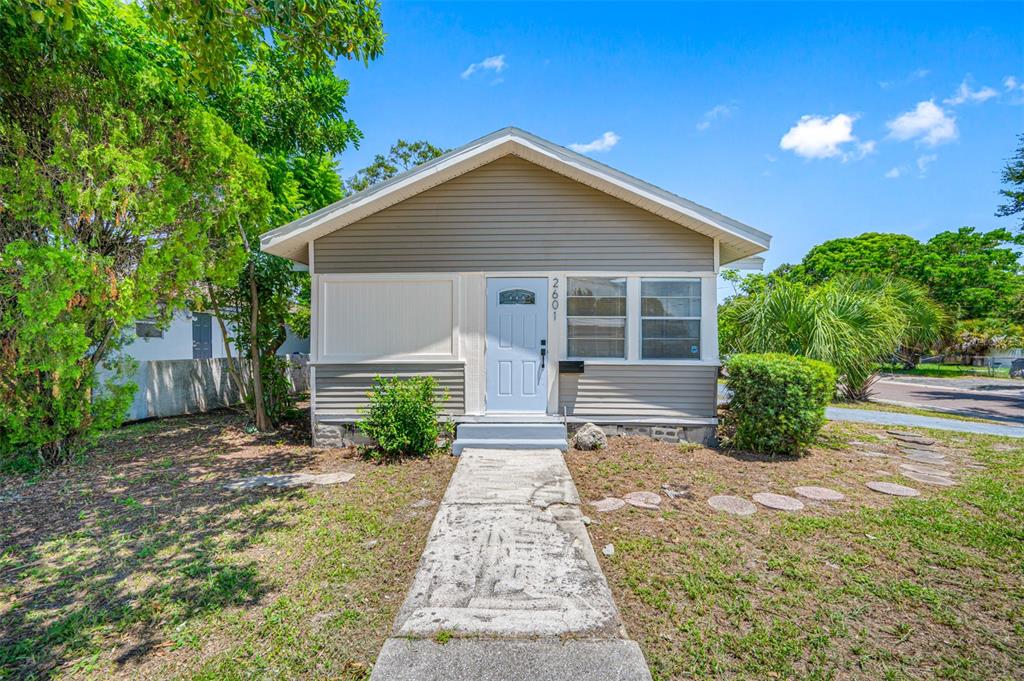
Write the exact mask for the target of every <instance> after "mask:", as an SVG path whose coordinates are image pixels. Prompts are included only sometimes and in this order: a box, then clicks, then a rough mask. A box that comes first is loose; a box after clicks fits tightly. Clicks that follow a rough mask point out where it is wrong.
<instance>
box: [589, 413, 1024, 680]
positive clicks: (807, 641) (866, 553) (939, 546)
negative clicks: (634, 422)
mask: <svg viewBox="0 0 1024 681" xmlns="http://www.w3.org/2000/svg"><path fill="white" fill-rule="evenodd" d="M850 435H853V433H851V434H850ZM857 437H859V438H860V439H864V438H866V437H867V435H859V436H857ZM951 437H957V438H961V439H962V441H963V442H965V443H966V446H967V447H969V448H970V449H971V450H972V453H973V455H974V457H975V458H976V459H977V460H978V461H981V462H984V463H985V464H986V465H987V466H988V468H987V470H984V471H981V472H978V473H976V474H973V477H971V475H972V474H970V473H964V474H963V475H960V476H958V477H960V479H961V480H962V481H963V483H962V484H961V485H960V486H959V487H955V488H949V489H941V490H935V489H931V488H924V489H925V492H926V493H925V495H924V496H922V497H921V498H918V499H891V498H880V495H874V496H871V495H872V493H871V492H868V491H866V490H864V491H863V492H859V491H857V489H858V488H857V487H849V486H844V485H843V484H842V483H841V481H840V480H828V479H823V475H824V474H823V473H822V472H821V471H822V470H823V469H822V468H821V465H822V464H820V463H819V464H818V465H817V467H814V468H811V467H810V466H814V462H813V459H802V460H800V461H793V462H788V463H775V464H773V469H772V470H773V471H774V472H770V473H769V474H770V475H772V477H773V478H774V479H775V480H776V483H775V484H776V485H777V487H775V490H776V491H784V490H785V488H784V487H783V486H784V485H785V486H789V485H793V484H826V485H830V486H837V487H840V488H842V489H846V490H852V491H847V493H848V494H851V495H859V494H863V495H864V497H863V499H861V498H859V497H854V499H851V501H855V503H852V504H849V505H847V506H846V507H845V508H846V509H848V510H844V511H842V512H837V511H835V510H833V509H832V508H829V507H828V505H826V506H825V507H817V508H816V507H814V505H813V504H812V505H810V506H809V507H808V509H806V510H805V511H804V512H801V513H799V514H782V513H772V512H770V511H765V510H764V509H763V508H762V509H760V510H759V512H758V513H756V514H755V515H754V516H750V517H747V518H735V517H730V516H726V515H724V514H712V513H709V512H707V511H706V510H705V509H704V508H703V507H702V504H701V503H700V499H698V500H697V501H696V502H691V503H692V504H693V505H692V506H685V507H684V508H682V509H681V512H680V513H679V515H678V517H677V518H672V517H669V518H667V519H665V520H666V521H665V522H661V523H653V524H652V523H649V522H647V523H640V524H637V522H636V521H637V520H638V519H640V518H641V516H638V515H636V514H631V515H620V516H619V517H616V518H615V519H614V521H610V522H605V523H598V524H597V525H593V526H591V528H590V529H591V532H596V533H597V535H598V536H597V537H596V538H595V542H601V543H605V542H610V543H614V545H615V547H616V552H615V555H614V557H612V558H609V559H607V560H603V561H602V562H603V563H604V564H605V571H606V574H607V576H608V579H609V582H610V584H611V585H612V588H613V591H614V592H615V595H616V598H617V601H618V604H619V608H620V611H621V612H622V614H623V616H624V618H625V619H626V625H627V629H628V631H629V633H630V635H631V636H632V637H633V638H635V639H636V640H637V641H638V642H639V643H640V645H641V647H642V648H643V650H644V653H645V655H646V658H647V660H648V662H649V664H650V665H651V669H652V673H653V675H654V678H655V679H682V678H693V677H698V678H717V677H725V678H758V679H772V678H775V679H789V678H801V679H834V678H871V679H918V678H942V679H997V678H1005V679H1009V678H1021V677H1022V676H1024V442H1022V441H1004V442H1003V443H1002V444H1001V447H1007V446H1009V447H1013V449H1011V450H1010V451H1002V449H996V448H994V445H996V444H997V443H999V440H997V439H994V438H986V437H981V436H963V435H961V434H957V435H956V436H951ZM1007 443H1009V444H1007ZM708 456H721V455H714V454H709V455H708ZM829 456H830V455H829V454H828V452H822V451H818V452H815V453H814V454H812V455H811V457H824V458H828V457H829ZM837 456H838V455H837ZM842 460H843V459H842V458H839V459H836V461H837V462H838V461H842ZM692 465H694V464H693V463H692V462H690V463H688V464H687V466H692ZM729 465H730V466H732V467H733V468H732V469H731V470H734V471H742V467H740V466H738V465H737V464H735V463H734V462H733V463H730V464H729ZM750 465H752V464H750ZM837 465H839V464H838V463H837ZM871 465H875V464H871ZM801 466H803V468H800V467H801ZM786 468H792V469H793V471H794V472H793V473H792V474H791V475H792V476H793V479H792V480H789V478H786V477H785V476H787V475H790V474H789V473H787V472H786V470H785V469H786ZM800 471H803V472H800ZM812 471H814V472H812ZM574 473H575V471H574ZM852 474H853V473H852V472H847V473H845V474H844V473H843V472H842V470H841V469H838V476H839V477H840V478H843V477H846V476H849V475H852ZM663 475H664V476H665V477H669V478H670V479H676V480H679V481H683V482H689V481H690V480H691V479H689V478H687V477H686V469H685V468H680V469H679V470H671V469H670V470H666V471H665V473H664V474H663ZM671 476H674V477H671ZM808 476H814V477H813V478H811V479H809V480H808V479H806V478H807V477H808ZM893 479H894V480H895V479H898V478H893ZM812 481H813V483H812ZM903 482H906V481H903ZM591 484H594V485H598V484H600V483H599V482H598V481H595V482H593V483H591V482H589V481H588V482H587V485H588V486H589V485H591ZM647 484H648V486H651V484H652V483H650V482H648V483H647ZM911 484H913V483H911ZM753 485H754V486H752V487H751V491H757V490H758V489H764V487H763V483H754V484H753ZM726 486H727V487H728V488H729V492H728V493H739V494H744V493H745V492H743V491H742V490H743V486H744V482H743V480H742V479H741V478H739V477H733V478H732V479H731V480H729V481H728V482H727V485H726ZM919 487H920V486H919ZM860 489H863V487H862V486H861V487H860ZM581 493H582V494H583V495H584V496H585V497H590V496H593V494H594V493H592V492H590V491H589V490H588V489H581ZM746 493H747V494H749V491H748V492H746Z"/></svg>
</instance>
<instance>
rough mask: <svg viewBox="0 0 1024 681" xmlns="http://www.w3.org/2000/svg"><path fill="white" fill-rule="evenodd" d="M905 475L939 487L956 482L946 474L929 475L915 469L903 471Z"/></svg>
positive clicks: (949, 485)
mask: <svg viewBox="0 0 1024 681" xmlns="http://www.w3.org/2000/svg"><path fill="white" fill-rule="evenodd" d="M903 477H905V478H910V479H911V480H913V481H914V482H921V483H924V484H925V485H937V486H939V487H952V486H954V485H955V484H957V483H956V480H953V479H952V478H950V477H949V476H945V475H929V474H928V473H917V472H915V471H903Z"/></svg>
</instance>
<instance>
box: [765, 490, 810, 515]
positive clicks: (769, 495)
mask: <svg viewBox="0 0 1024 681" xmlns="http://www.w3.org/2000/svg"><path fill="white" fill-rule="evenodd" d="M753 498H754V501H756V502H757V503H759V504H761V505H762V506H767V507H768V508H774V509H775V510H777V511H802V510H804V502H802V501H800V500H799V499H797V498H795V497H788V496H786V495H785V494H775V493H774V492H758V493H757V494H754V495H753Z"/></svg>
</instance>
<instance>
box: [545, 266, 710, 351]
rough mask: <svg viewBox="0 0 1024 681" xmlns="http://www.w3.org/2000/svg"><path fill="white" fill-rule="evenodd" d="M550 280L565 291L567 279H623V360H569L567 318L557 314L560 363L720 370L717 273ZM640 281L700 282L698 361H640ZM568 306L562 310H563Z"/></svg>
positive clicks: (564, 274) (602, 275) (564, 276)
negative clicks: (575, 362)
mask: <svg viewBox="0 0 1024 681" xmlns="http://www.w3.org/2000/svg"><path fill="white" fill-rule="evenodd" d="M551 276H552V277H557V278H559V279H560V280H561V282H562V286H564V287H565V290H568V282H569V277H600V278H605V279H620V278H625V279H626V358H625V359H618V358H614V357H570V356H568V340H567V339H568V337H569V318H568V315H566V314H560V315H559V316H560V317H561V321H560V323H559V324H558V330H559V333H560V335H561V337H562V339H564V340H563V342H562V343H561V353H560V354H559V355H558V357H559V358H560V359H565V360H571V361H580V362H585V363H586V364H590V365H606V364H608V365H630V364H640V365H650V366H656V365H683V366H719V365H720V364H721V362H720V361H719V356H718V302H717V296H718V273H717V272H712V271H703V272H700V271H698V272H621V271H619V272H609V271H605V272H591V271H581V272H558V273H552V274H551ZM641 279H648V280H650V279H672V280H676V279H688V280H700V299H701V308H700V359H642V358H641V357H640V323H641V317H640V311H641V310H640V280H641ZM567 307H568V306H567V305H565V306H563V309H566V308H567Z"/></svg>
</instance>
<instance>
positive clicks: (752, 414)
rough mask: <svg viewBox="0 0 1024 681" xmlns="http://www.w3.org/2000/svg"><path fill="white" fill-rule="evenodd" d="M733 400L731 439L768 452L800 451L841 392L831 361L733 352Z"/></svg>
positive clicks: (730, 378)
mask: <svg viewBox="0 0 1024 681" xmlns="http://www.w3.org/2000/svg"><path fill="white" fill-rule="evenodd" d="M725 368H726V372H727V378H728V385H729V389H730V390H731V391H732V399H731V400H730V402H729V410H728V414H727V416H726V423H725V425H726V430H727V432H728V431H731V435H730V439H731V443H732V444H733V445H734V446H735V447H737V448H739V449H747V450H750V451H754V452H764V453H767V454H799V453H800V452H802V451H804V450H805V449H806V448H807V447H809V446H810V445H811V444H812V443H813V442H814V438H815V437H816V436H817V434H818V431H819V430H821V427H822V425H824V423H825V407H827V406H828V404H829V402H831V401H832V397H833V396H834V395H835V391H836V370H835V369H834V368H833V367H832V365H830V364H827V363H825V362H820V361H818V360H814V359H807V358H806V357H797V356H795V355H784V354H780V353H765V354H740V355H734V356H733V357H731V358H729V360H728V361H727V362H726V366H725Z"/></svg>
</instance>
